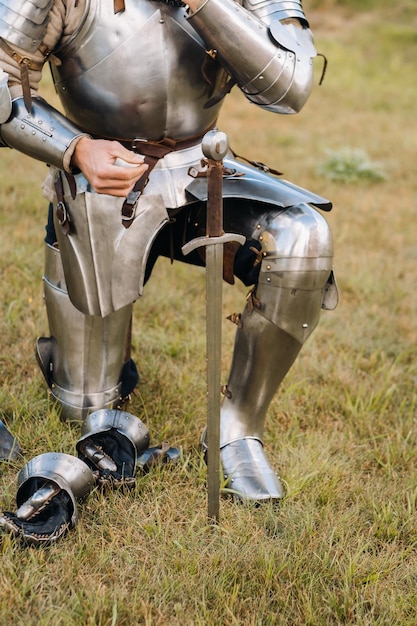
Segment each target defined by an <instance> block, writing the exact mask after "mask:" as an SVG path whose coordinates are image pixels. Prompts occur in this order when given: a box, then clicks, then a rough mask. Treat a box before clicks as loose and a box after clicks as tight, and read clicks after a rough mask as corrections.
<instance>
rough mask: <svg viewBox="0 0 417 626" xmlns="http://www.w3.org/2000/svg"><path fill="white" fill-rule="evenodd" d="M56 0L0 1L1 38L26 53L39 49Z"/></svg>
mask: <svg viewBox="0 0 417 626" xmlns="http://www.w3.org/2000/svg"><path fill="white" fill-rule="evenodd" d="M53 4H54V0H31V1H30V2H27V0H0V37H2V38H3V39H5V40H6V41H8V42H9V43H11V44H14V45H15V46H18V47H19V48H22V49H23V50H25V51H26V52H29V53H34V52H36V50H37V49H38V48H39V45H40V44H41V42H42V40H43V38H44V36H45V33H46V28H47V25H48V22H49V12H50V10H51V8H52V5H53Z"/></svg>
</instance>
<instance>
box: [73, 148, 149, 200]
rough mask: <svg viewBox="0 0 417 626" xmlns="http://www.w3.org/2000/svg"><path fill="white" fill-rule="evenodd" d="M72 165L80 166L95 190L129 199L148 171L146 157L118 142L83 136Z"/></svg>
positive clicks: (75, 151)
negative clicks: (138, 181) (135, 186)
mask: <svg viewBox="0 0 417 626" xmlns="http://www.w3.org/2000/svg"><path fill="white" fill-rule="evenodd" d="M72 164H73V165H75V166H76V167H78V168H79V169H80V170H81V171H82V173H83V174H84V176H85V177H86V179H87V180H88V182H89V183H90V185H91V186H92V188H93V189H94V191H96V192H97V193H103V194H109V195H113V196H118V197H126V196H127V195H128V194H129V193H130V191H131V190H132V188H133V186H134V184H135V183H136V181H137V180H138V179H139V178H141V176H143V174H145V172H146V171H147V170H148V165H147V164H145V163H144V157H143V156H142V155H140V154H135V153H134V152H131V151H130V150H127V148H125V147H124V146H122V145H121V144H120V143H119V142H117V141H107V140H105V139H91V138H89V137H83V138H82V139H80V140H79V142H78V143H77V145H76V147H75V150H74V155H73V158H72Z"/></svg>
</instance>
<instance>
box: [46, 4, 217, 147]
mask: <svg viewBox="0 0 417 626" xmlns="http://www.w3.org/2000/svg"><path fill="white" fill-rule="evenodd" d="M57 55H58V56H59V58H60V60H61V61H62V65H60V66H55V65H54V66H53V68H52V73H53V76H54V81H55V84H56V87H57V92H58V94H59V96H60V98H61V101H62V104H63V107H64V109H65V111H66V113H67V115H68V117H69V118H70V119H71V120H72V121H73V122H75V123H76V124H77V125H78V126H79V127H80V128H82V129H83V130H85V131H88V132H90V133H91V134H93V135H96V136H102V137H103V136H104V137H114V138H126V139H134V138H146V139H154V140H158V139H160V138H161V137H163V136H168V137H174V138H175V139H177V140H178V139H181V138H185V137H187V138H188V137H190V136H194V135H198V134H201V133H203V132H204V130H206V129H207V128H208V127H210V126H211V125H213V123H214V122H215V120H216V118H217V115H218V111H219V105H216V106H213V107H210V108H209V109H204V108H203V106H204V104H205V103H206V102H207V101H208V100H209V99H210V98H211V96H212V95H213V93H214V91H216V89H217V85H218V82H219V80H220V78H221V76H222V75H223V70H221V68H220V66H218V65H217V63H216V62H215V61H212V60H211V59H210V58H209V57H208V55H207V54H206V51H205V46H204V43H203V42H202V40H201V39H200V37H199V36H198V35H197V34H196V32H195V31H194V29H193V28H192V26H190V24H189V23H188V21H187V20H186V18H185V10H184V9H183V8H177V9H176V8H174V7H172V6H167V5H165V4H162V3H154V2H129V3H126V9H125V11H123V12H121V13H118V14H117V15H114V13H113V3H112V2H99V1H98V0H91V1H90V7H89V12H88V15H87V17H86V19H85V21H84V23H83V24H82V25H81V26H80V29H79V31H78V33H76V34H75V36H74V37H73V38H72V39H71V41H70V42H69V44H68V45H66V46H65V47H63V48H60V49H59V51H58V52H57ZM203 67H206V68H207V69H206V71H205V72H204V74H205V75H203V71H202V68H203ZM121 68H123V71H121ZM209 75H210V77H211V78H212V82H211V84H209V82H208V81H207V79H208V76H209Z"/></svg>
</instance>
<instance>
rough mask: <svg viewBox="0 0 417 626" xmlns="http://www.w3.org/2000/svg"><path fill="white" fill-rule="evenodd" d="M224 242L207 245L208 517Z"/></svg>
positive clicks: (214, 467)
mask: <svg viewBox="0 0 417 626" xmlns="http://www.w3.org/2000/svg"><path fill="white" fill-rule="evenodd" d="M222 288H223V244H212V245H209V246H207V247H206V359H207V499H208V517H209V519H211V520H213V521H219V510H220V504H219V500H220V384H221V367H220V366H221V348H222V297H223V293H222Z"/></svg>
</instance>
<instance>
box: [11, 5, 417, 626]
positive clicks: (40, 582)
mask: <svg viewBox="0 0 417 626" xmlns="http://www.w3.org/2000/svg"><path fill="white" fill-rule="evenodd" d="M312 4H313V3H312ZM315 4H316V5H317V7H316V8H315V10H314V12H313V14H312V22H313V26H314V31H315V34H316V41H317V44H318V48H319V50H320V51H321V52H323V53H324V54H325V55H326V56H327V57H328V59H329V69H328V73H327V76H326V80H325V82H324V85H323V86H322V87H317V88H316V90H315V92H314V94H313V96H312V98H311V100H310V102H309V103H308V104H307V106H306V108H305V110H304V111H303V112H302V113H301V114H300V115H298V116H295V117H287V118H282V117H279V118H278V117H273V116H272V115H271V114H269V113H266V112H262V111H257V110H255V109H254V107H252V106H250V105H249V104H247V103H246V102H245V101H244V99H243V98H242V97H240V94H238V93H237V92H236V93H235V92H233V93H232V96H231V97H230V98H229V100H228V102H227V105H226V107H225V111H224V114H223V115H222V119H221V124H220V125H221V126H222V127H224V128H225V129H227V130H228V132H229V136H230V139H231V143H232V146H233V147H234V148H235V150H236V151H237V152H238V153H240V154H243V155H246V156H250V157H251V158H255V159H259V160H262V161H264V162H266V163H270V164H271V165H273V166H275V167H277V168H278V169H281V170H282V171H284V175H285V177H286V178H288V179H289V180H293V181H294V182H297V183H298V184H301V185H303V186H305V187H308V188H311V189H313V190H314V191H316V192H317V193H322V194H323V195H326V196H328V197H330V198H331V199H332V200H333V201H334V205H335V207H334V211H333V212H332V213H331V214H329V215H328V219H329V222H330V223H331V225H332V228H333V232H334V237H335V246H336V258H335V269H336V273H337V276H338V281H339V287H340V291H341V303H340V306H339V308H338V309H337V310H336V311H334V312H332V313H325V314H324V315H323V316H322V322H321V325H320V327H319V329H318V330H317V331H316V333H315V335H314V336H313V337H312V338H311V340H310V341H309V342H308V345H307V346H306V347H305V350H304V352H303V353H302V355H301V357H300V358H299V359H298V361H297V363H296V365H295V366H294V368H293V369H292V371H291V372H290V374H289V376H288V377H287V379H286V380H285V382H284V384H283V387H282V390H281V391H280V393H279V394H278V395H277V397H276V399H275V400H274V402H273V405H272V407H271V410H270V419H269V421H268V428H267V432H266V445H267V449H268V453H269V455H270V457H271V458H272V460H273V461H274V463H275V465H276V467H277V468H279V470H280V472H281V474H282V476H283V477H284V479H285V480H286V482H287V484H288V497H287V498H286V500H285V501H284V503H283V504H282V506H281V507H280V508H279V510H275V509H274V508H272V507H268V506H267V507H261V508H259V509H253V508H252V507H251V506H236V505H233V504H232V503H231V502H229V501H227V500H225V501H223V502H222V506H221V524H220V526H219V527H215V528H213V527H210V526H208V524H207V520H206V492H205V467H204V464H203V463H202V461H201V458H200V456H199V454H198V452H197V449H196V448H197V443H198V438H199V434H200V431H201V429H202V427H203V425H204V421H205V415H204V390H205V379H204V377H205V363H204V342H205V340H204V274H203V273H202V271H201V270H197V269H195V268H189V267H183V266H181V265H179V264H177V265H174V266H173V267H171V266H170V265H169V263H167V262H164V261H161V262H160V263H158V265H157V267H156V269H155V276H154V277H153V280H152V281H150V283H149V284H148V286H147V290H146V293H145V296H144V298H143V301H142V302H140V303H139V304H138V305H137V307H136V311H135V326H134V350H135V356H136V358H137V360H138V363H139V367H140V370H141V375H142V380H143V384H142V386H141V387H140V395H139V396H138V397H137V398H136V399H135V401H134V404H133V407H132V412H134V413H135V414H137V415H138V416H139V417H141V418H142V419H144V420H145V421H146V422H147V423H148V424H149V427H150V430H151V434H152V437H153V439H154V440H155V441H161V440H162V439H169V440H170V441H171V442H172V443H173V444H175V445H181V446H182V448H183V451H184V452H183V458H182V460H181V463H180V464H179V465H178V466H177V467H175V468H173V469H171V470H169V471H165V472H162V471H161V472H158V471H156V472H154V473H153V474H152V475H150V476H147V477H146V478H144V479H143V480H140V481H139V482H138V484H137V487H136V489H135V491H134V492H133V493H130V494H122V493H119V492H110V493H108V494H106V495H103V494H102V493H99V492H94V493H92V494H91V495H90V496H89V498H88V500H87V501H86V502H85V503H84V504H83V505H82V506H81V507H80V522H79V524H78V526H77V528H76V529H75V530H74V531H73V532H71V533H70V534H69V535H68V536H67V537H66V538H65V539H64V540H63V541H61V542H60V543H59V544H58V545H56V546H52V547H50V548H48V549H44V550H36V549H24V548H22V547H21V546H20V545H19V544H18V543H16V542H14V541H12V540H10V538H9V537H7V536H3V537H2V538H1V544H0V553H1V558H2V561H1V562H2V566H1V569H0V622H1V623H3V624H7V626H14V625H20V624H22V625H23V624H25V625H28V624H41V625H49V624H52V623H53V624H56V625H61V624H62V625H65V626H66V625H68V624H80V625H81V624H82V625H87V624H88V625H100V626H101V625H103V626H104V625H110V624H117V625H119V626H121V625H130V624H147V625H148V624H149V625H165V624H173V625H195V624H197V625H198V624H201V625H203V624H204V625H205V624H208V625H210V624H213V625H217V624H225V625H229V624H230V625H234V624H239V625H240V624H245V625H246V624H248V625H254V626H255V625H259V626H260V625H262V626H263V625H266V624H285V625H291V626H293V625H294V626H298V625H299V626H304V625H306V624H308V625H311V626H312V625H322V624H326V625H338V624H349V625H359V624H360V625H361V626H362V625H371V624H372V625H380V626H382V625H384V626H385V625H386V626H388V625H390V626H391V625H393V624H397V625H401V626H403V625H404V626H406V625H410V626H411V625H412V624H415V623H416V600H415V586H416V571H417V557H416V547H417V523H416V513H415V509H416V498H417V481H416V453H415V451H416V447H417V429H416V419H415V418H416V404H417V403H416V391H415V389H416V379H417V366H416V353H417V349H416V341H417V318H416V291H415V267H416V259H417V243H416V226H415V202H416V197H417V194H416V191H417V177H416V176H415V162H416V156H417V132H416V131H417V122H416V115H415V88H414V85H415V58H416V52H417V36H416V34H415V33H416V32H417V31H416V23H415V17H413V15H412V14H411V13H410V12H409V13H407V7H408V10H409V9H410V7H411V5H410V3H407V2H405V3H398V4H397V5H396V7H391V8H389V11H390V15H392V16H394V17H395V21H387V20H386V19H385V18H384V15H385V14H384V13H383V12H381V11H375V12H373V13H363V12H361V13H360V14H359V13H355V12H352V10H348V9H347V8H346V6H344V7H342V9H340V10H338V11H337V12H335V11H334V10H332V12H331V13H330V14H329V13H326V12H325V11H323V8H322V7H323V4H326V8H327V9H329V7H330V8H332V9H334V6H333V5H334V3H331V2H327V3H315ZM345 4H346V3H345ZM400 5H401V6H404V13H403V15H401V13H400V10H399V7H400ZM403 16H405V17H407V16H410V19H408V17H407V19H405V17H403ZM413 20H414V21H413ZM316 63H317V68H318V73H319V68H320V63H321V61H320V59H317V61H316ZM344 149H350V150H353V149H362V150H365V151H366V153H367V155H368V156H369V159H370V161H371V162H374V161H375V162H380V163H382V164H383V166H384V169H385V171H386V173H387V175H388V178H387V180H386V181H381V182H377V183H376V182H375V183H370V182H369V181H366V180H364V181H359V182H355V183H354V184H352V183H343V182H340V181H331V180H329V179H327V178H326V177H325V176H324V175H323V174H320V173H319V171H320V166H321V165H323V163H325V161H326V159H327V158H328V150H333V151H341V150H344ZM0 163H1V170H0V212H1V219H2V229H1V233H0V244H1V246H0V255H1V256H0V273H1V305H0V329H1V353H0V373H1V380H2V389H1V391H0V407H1V411H0V412H1V419H3V421H5V422H6V423H7V424H8V426H9V428H10V429H11V430H12V431H13V433H14V434H15V435H16V436H17V437H18V439H19V441H20V443H21V445H22V447H23V449H24V455H25V461H27V460H29V459H30V458H31V457H33V456H34V455H35V454H39V453H41V452H45V451H47V450H57V451H65V452H73V451H74V444H75V441H76V440H77V438H78V430H77V428H76V427H68V426H67V425H64V424H61V423H60V422H59V419H58V417H57V415H56V412H55V410H54V408H53V407H52V406H50V405H49V403H48V399H47V397H46V394H45V389H44V386H43V382H42V380H41V376H40V374H39V372H38V370H37V367H36V364H35V359H34V356H33V345H34V339H35V337H36V336H37V335H38V334H42V333H45V332H46V331H47V328H46V320H45V313H44V310H43V305H42V297H41V280H40V279H41V276H42V266H43V250H42V239H43V224H44V218H45V203H44V201H43V199H42V196H41V192H40V189H39V181H40V180H41V179H42V176H43V172H44V167H43V166H42V165H39V164H35V165H34V164H33V163H32V162H30V161H29V160H28V159H26V158H24V157H22V156H21V155H19V154H17V153H14V152H12V151H8V150H2V151H1V152H0ZM174 282H175V289H173V287H172V285H173V284H174ZM224 295H225V305H224V306H225V316H226V314H228V313H230V312H232V311H239V310H241V309H242V306H243V305H242V300H243V298H244V295H245V289H244V288H241V287H240V286H239V285H236V286H235V287H234V288H225V290H224ZM232 342H233V326H232V324H229V323H226V322H225V325H224V351H223V354H224V357H223V358H224V364H223V365H224V376H226V375H227V370H228V364H229V358H230V352H231V346H232ZM20 466H21V463H20V462H19V463H13V464H10V465H6V464H3V465H2V467H1V472H2V473H1V486H2V491H1V495H0V508H3V509H8V508H11V507H13V499H14V497H15V475H16V472H17V471H18V469H19V468H20Z"/></svg>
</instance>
